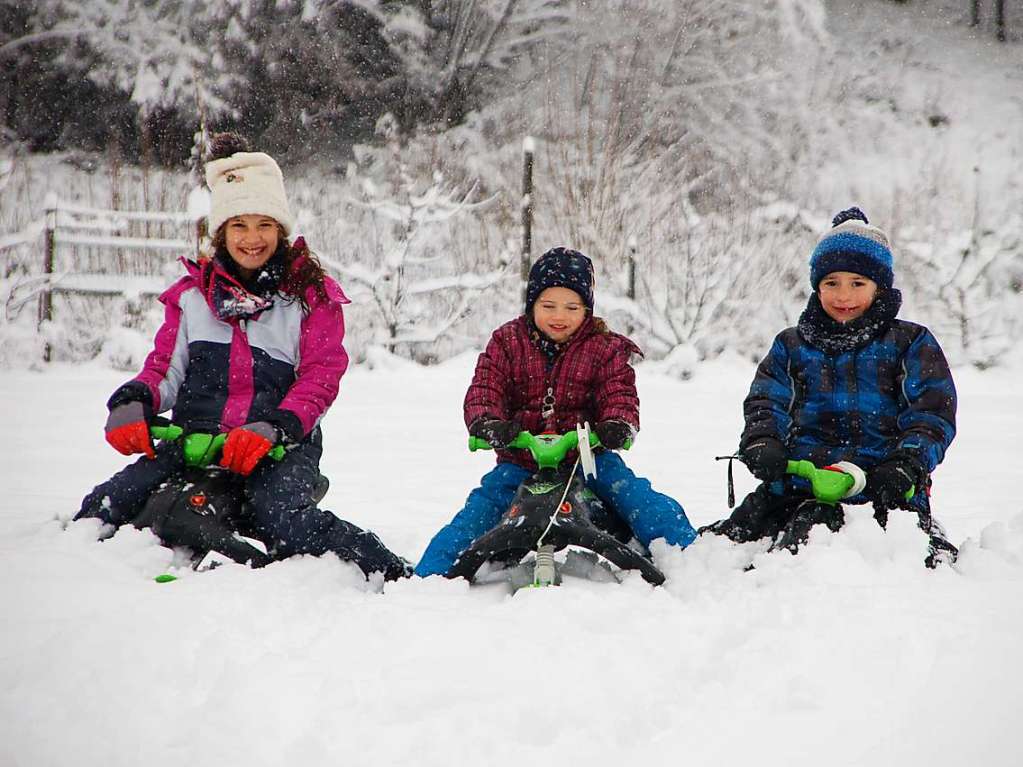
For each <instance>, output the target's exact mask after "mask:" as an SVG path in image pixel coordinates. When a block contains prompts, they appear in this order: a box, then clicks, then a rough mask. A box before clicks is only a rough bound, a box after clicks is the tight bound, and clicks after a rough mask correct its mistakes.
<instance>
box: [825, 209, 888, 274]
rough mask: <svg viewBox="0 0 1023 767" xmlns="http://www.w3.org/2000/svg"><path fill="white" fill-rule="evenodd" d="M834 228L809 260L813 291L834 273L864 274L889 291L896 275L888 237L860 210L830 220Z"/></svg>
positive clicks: (847, 210) (848, 210)
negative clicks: (893, 270)
mask: <svg viewBox="0 0 1023 767" xmlns="http://www.w3.org/2000/svg"><path fill="white" fill-rule="evenodd" d="M831 227H832V228H831V229H830V230H829V231H827V232H826V233H825V234H824V235H823V236H822V237H821V238H820V240H818V242H817V247H816V248H814V250H813V254H812V255H811V256H810V284H811V285H812V286H813V289H814V291H816V290H817V288H818V286H819V285H820V283H821V280H823V279H824V278H825V277H827V276H828V275H829V274H831V273H832V272H853V273H855V274H861V275H863V276H864V277H869V278H870V279H872V280H873V281H874V282H876V283H877V285H878V287H880V288H882V289H887V288H890V287H891V286H892V281H893V280H894V274H893V272H892V251H891V246H890V245H889V243H888V236H887V235H886V234H885V233H884V232H883V231H881V230H880V229H878V228H877V227H876V226H871V225H870V222H869V221H867V216H866V215H865V214H864V213H863V211H862V210H860V209H859V208H847V209H846V210H843V211H842V212H841V213H839V214H838V215H836V216H835V217H834V218H833V219H832V220H831Z"/></svg>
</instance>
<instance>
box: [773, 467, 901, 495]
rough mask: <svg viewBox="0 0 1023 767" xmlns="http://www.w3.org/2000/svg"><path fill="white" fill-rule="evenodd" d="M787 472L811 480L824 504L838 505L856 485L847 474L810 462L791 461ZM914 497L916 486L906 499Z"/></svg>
mask: <svg viewBox="0 0 1023 767" xmlns="http://www.w3.org/2000/svg"><path fill="white" fill-rule="evenodd" d="M785 472H786V473H787V474H794V475H796V476H797V477H802V478H803V479H806V480H809V482H810V487H811V488H812V489H813V495H814V497H815V498H816V499H817V500H818V501H821V502H822V503H829V504H835V503H838V502H839V501H840V500H842V499H843V498H845V496H846V493H848V492H849V490H850V488H852V486H853V485H854V484H856V480H854V479H853V478H852V477H851V476H850V475H848V474H846V473H845V472H843V471H837V470H835V469H818V468H817V467H816V466H814V465H813V463H811V462H810V461H789V462H788V466H787V467H786V469H785ZM914 495H916V487H915V486H914V487H911V488H909V490H907V491H906V495H905V498H906V500H907V501H908V500H909V499H910V498H912V497H913V496H914Z"/></svg>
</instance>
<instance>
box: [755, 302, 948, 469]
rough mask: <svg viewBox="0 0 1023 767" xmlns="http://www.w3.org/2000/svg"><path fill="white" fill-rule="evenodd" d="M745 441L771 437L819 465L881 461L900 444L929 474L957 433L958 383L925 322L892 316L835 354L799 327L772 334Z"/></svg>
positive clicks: (869, 464)
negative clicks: (853, 345) (863, 340)
mask: <svg viewBox="0 0 1023 767" xmlns="http://www.w3.org/2000/svg"><path fill="white" fill-rule="evenodd" d="M743 409H744V413H745V417H746V429H745V430H744V431H743V434H742V441H741V443H740V447H745V446H746V445H748V444H749V443H750V442H752V441H753V440H755V439H757V438H761V437H764V436H769V437H774V438H776V439H779V440H780V441H781V442H782V443H784V444H785V445H786V447H787V449H788V453H789V458H792V459H808V460H810V461H813V462H814V463H815V464H817V465H818V466H825V465H827V464H830V463H835V462H837V461H851V462H853V463H855V464H857V465H858V466H860V467H861V468H864V469H867V468H870V467H872V466H876V465H877V464H878V463H880V462H882V461H884V460H885V458H887V457H888V456H890V455H891V453H893V452H894V451H896V450H899V451H901V452H905V453H909V454H910V455H912V456H913V457H914V458H916V459H917V460H918V461H919V464H920V468H921V469H922V470H923V471H925V472H927V473H930V472H931V471H933V469H934V467H935V466H937V465H938V464H939V463H940V462H941V460H942V458H944V456H945V450H946V449H947V448H948V446H949V444H950V443H951V442H952V438H953V437H954V436H955V432H956V427H955V414H956V391H955V385H954V384H953V382H952V374H951V372H950V371H949V368H948V363H947V362H946V360H945V355H944V354H943V353H942V351H941V347H940V346H939V345H938V342H937V340H936V339H935V338H934V336H933V335H932V334H931V333H930V331H929V330H927V328H925V327H922V326H920V325H916V324H914V323H912V322H906V321H903V320H893V321H892V322H891V324H890V325H888V326H887V327H886V328H885V329H884V330H883V332H881V333H879V334H878V335H877V336H876V337H873V338H872V339H871V340H869V342H867V343H866V344H864V345H862V346H859V347H857V348H853V349H848V350H844V351H840V352H832V353H828V352H826V351H823V350H822V349H821V348H818V347H817V346H814V345H812V344H811V343H809V342H808V341H807V339H806V336H805V335H804V333H803V332H802V330H801V328H799V327H792V328H788V329H786V330H784V331H782V332H781V333H779V334H778V336H777V337H776V338H775V340H774V344H773V346H772V347H771V351H770V352H769V353H768V354H767V356H766V357H765V358H764V360H763V361H762V362H761V363H760V367H759V368H758V369H757V374H756V377H755V378H754V380H753V385H752V386H751V387H750V392H749V395H748V396H747V397H746V400H745V402H744V405H743Z"/></svg>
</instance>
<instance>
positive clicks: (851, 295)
mask: <svg viewBox="0 0 1023 767" xmlns="http://www.w3.org/2000/svg"><path fill="white" fill-rule="evenodd" d="M817 292H818V294H820V298H821V306H822V307H824V311H825V312H826V313H827V315H828V316H829V317H831V319H833V320H835V321H836V322H849V321H851V320H854V319H856V318H857V317H861V316H862V315H863V313H864V312H865V311H867V309H869V308H870V305H871V304H873V303H874V297H875V296H876V295H877V283H876V282H874V281H873V280H872V279H870V278H869V277H864V276H863V275H862V274H856V273H855V272H831V273H830V274H828V275H827V276H825V277H824V279H823V280H821V282H820V285H818V286H817Z"/></svg>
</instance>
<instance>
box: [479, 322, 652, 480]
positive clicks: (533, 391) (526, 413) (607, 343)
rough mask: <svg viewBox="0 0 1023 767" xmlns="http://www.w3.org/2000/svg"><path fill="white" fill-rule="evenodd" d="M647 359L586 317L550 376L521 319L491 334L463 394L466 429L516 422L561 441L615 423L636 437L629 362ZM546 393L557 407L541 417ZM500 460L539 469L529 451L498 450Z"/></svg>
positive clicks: (626, 341)
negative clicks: (482, 421) (480, 422)
mask: <svg viewBox="0 0 1023 767" xmlns="http://www.w3.org/2000/svg"><path fill="white" fill-rule="evenodd" d="M633 354H640V355H641V354H642V352H641V351H640V349H639V347H638V346H636V344H634V343H633V342H632V341H631V340H629V339H628V338H626V337H625V336H622V335H619V334H617V333H612V332H610V331H608V330H607V329H606V328H605V327H604V324H603V322H602V321H600V320H595V319H594V318H593V317H589V318H587V320H586V321H585V322H584V323H583V325H582V327H580V328H579V330H578V331H576V333H575V335H574V336H573V337H572V338H571V340H570V341H569V343H568V345H567V346H566V347H565V348H564V349H563V350H562V351H561V353H560V354H559V355H558V357H557V358H556V359H555V361H554V365H553V367H551V368H550V369H549V370H548V369H547V366H546V362H547V360H546V357H545V356H544V354H543V352H541V351H540V349H538V348H537V347H536V346H535V345H534V344H533V342H532V341H531V340H530V337H529V326H528V325H527V323H526V318H525V317H524V316H523V317H519V318H517V319H514V320H512V321H511V322H507V323H505V324H504V325H502V326H501V327H499V328H498V329H497V330H495V331H494V334H493V336H491V338H490V342H489V343H488V344H487V348H486V349H485V350H484V351H483V353H482V354H481V355H480V356H479V360H478V361H477V362H476V372H475V374H474V375H473V377H472V384H471V385H470V386H469V390H468V391H467V392H466V394H465V403H464V406H463V410H464V415H465V425H466V426H469V425H470V424H472V422H473V421H475V420H476V419H478V418H481V417H484V416H486V417H488V418H500V419H503V420H512V419H514V420H516V421H518V422H519V424H520V425H521V426H522V428H523V429H525V430H526V431H530V432H533V433H534V434H538V433H542V432H545V431H546V432H556V433H559V434H562V433H564V432H566V431H571V430H572V429H574V428H575V426H576V423H582V422H584V421H589V423H590V426H594V425H595V424H596V423H598V422H599V421H606V420H609V419H616V420H619V421H625V422H626V423H629V424H632V427H633V428H634V429H636V430H637V431H638V430H639V396H638V395H637V394H636V373H635V371H634V370H633V369H632V365H631V364H630V359H631V357H632V355H633ZM548 393H549V394H550V397H551V398H552V401H553V408H551V409H550V413H549V415H548V416H547V417H544V416H543V412H544V409H545V408H544V399H545V398H547V397H548ZM497 456H498V461H511V462H514V463H518V464H520V465H522V466H525V467H526V468H529V469H535V468H536V464H535V462H534V461H533V458H532V456H530V455H529V453H528V452H526V451H524V450H499V451H497Z"/></svg>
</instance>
